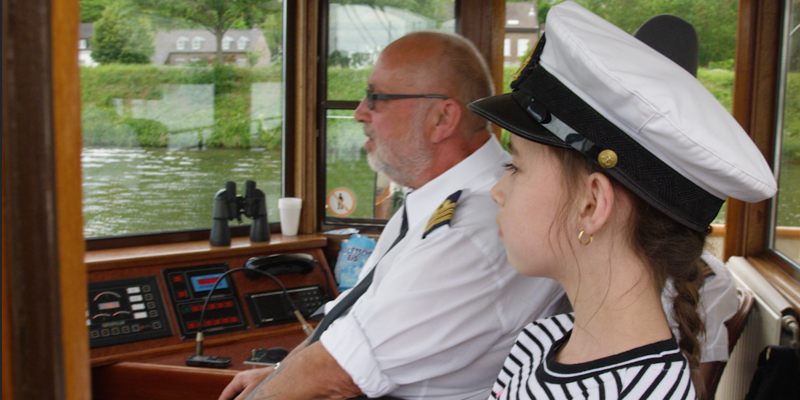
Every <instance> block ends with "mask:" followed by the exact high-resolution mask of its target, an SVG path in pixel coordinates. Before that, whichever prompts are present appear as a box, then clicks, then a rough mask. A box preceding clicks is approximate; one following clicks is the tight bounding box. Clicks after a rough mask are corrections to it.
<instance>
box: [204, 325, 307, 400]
mask: <svg viewBox="0 0 800 400" xmlns="http://www.w3.org/2000/svg"><path fill="white" fill-rule="evenodd" d="M306 346H308V338H306V340H304V341H303V343H300V344H299V345H297V347H295V348H294V349H292V351H291V352H290V353H289V354H287V355H286V357H284V359H283V361H287V360H289V359H290V358H292V357H293V356H294V355H295V354H297V353H299V352H300V351H301V350H303V349H304V348H306ZM274 369H275V367H273V366H269V367H265V368H254V369H251V370H247V371H242V372H240V373H238V374H236V376H235V377H233V380H232V381H231V383H229V384H228V386H226V387H225V390H223V391H222V393H221V394H220V395H219V400H243V399H244V398H245V397H247V395H248V394H250V392H252V391H253V389H255V388H256V386H258V384H259V383H261V382H263V381H264V379H266V378H267V377H268V376H269V374H271V373H272V371H273V370H274Z"/></svg>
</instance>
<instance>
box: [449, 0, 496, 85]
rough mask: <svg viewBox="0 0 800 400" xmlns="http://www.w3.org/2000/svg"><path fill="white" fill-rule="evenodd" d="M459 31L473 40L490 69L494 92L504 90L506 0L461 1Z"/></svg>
mask: <svg viewBox="0 0 800 400" xmlns="http://www.w3.org/2000/svg"><path fill="white" fill-rule="evenodd" d="M458 11H459V12H458V17H459V20H458V32H459V33H460V34H461V35H463V36H464V37H466V38H467V39H469V40H471V41H472V42H473V43H475V46H476V47H477V48H478V50H479V51H480V52H481V54H483V56H484V58H486V62H487V63H488V64H489V69H490V70H491V71H492V78H493V79H494V86H495V91H496V92H497V93H498V94H499V93H502V92H503V90H502V89H503V37H504V34H505V17H506V2H505V0H461V2H460V3H459V10H458Z"/></svg>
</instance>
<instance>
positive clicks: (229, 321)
mask: <svg viewBox="0 0 800 400" xmlns="http://www.w3.org/2000/svg"><path fill="white" fill-rule="evenodd" d="M222 323H223V324H225V325H227V324H230V323H231V319H230V318H228V317H225V318H223V319H222Z"/></svg>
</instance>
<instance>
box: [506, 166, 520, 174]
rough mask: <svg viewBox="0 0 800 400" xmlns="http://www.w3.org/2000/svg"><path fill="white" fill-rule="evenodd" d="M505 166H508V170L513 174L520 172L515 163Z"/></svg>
mask: <svg viewBox="0 0 800 400" xmlns="http://www.w3.org/2000/svg"><path fill="white" fill-rule="evenodd" d="M505 167H506V171H510V172H511V174H512V175H513V174H516V173H517V172H519V168H517V166H516V165H514V164H511V163H508V164H506V165H505Z"/></svg>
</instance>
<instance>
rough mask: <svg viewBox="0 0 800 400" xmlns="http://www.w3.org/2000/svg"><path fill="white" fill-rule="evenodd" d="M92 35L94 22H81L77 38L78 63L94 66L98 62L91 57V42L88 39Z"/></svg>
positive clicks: (84, 65) (82, 65) (83, 65)
mask: <svg viewBox="0 0 800 400" xmlns="http://www.w3.org/2000/svg"><path fill="white" fill-rule="evenodd" d="M92 36H94V24H81V26H80V33H79V36H78V37H79V38H80V39H78V65H80V66H81V67H94V66H97V65H98V63H97V61H95V60H94V59H93V58H92V44H91V43H90V41H89V39H90V38H91V37H92Z"/></svg>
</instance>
